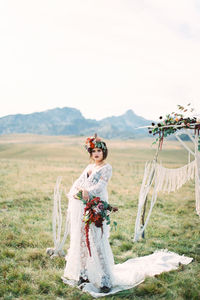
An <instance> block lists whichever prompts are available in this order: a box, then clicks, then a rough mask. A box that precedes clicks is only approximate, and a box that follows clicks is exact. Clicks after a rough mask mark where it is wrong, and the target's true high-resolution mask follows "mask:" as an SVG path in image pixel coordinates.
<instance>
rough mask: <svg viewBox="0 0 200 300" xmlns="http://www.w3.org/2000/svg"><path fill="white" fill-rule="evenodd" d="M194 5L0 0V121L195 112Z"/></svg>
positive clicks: (189, 0) (199, 91)
mask: <svg viewBox="0 0 200 300" xmlns="http://www.w3.org/2000/svg"><path fill="white" fill-rule="evenodd" d="M199 20H200V0H162V1H161V0H146V1H145V0H121V1H119V0H88V1H86V0H81V1H77V0H73V1H72V0H71V1H69V0H34V1H31V0H17V1H16V0H1V1H0V43H1V46H0V117H2V116H5V115H9V114H17V113H22V114H24V113H32V112H36V111H44V110H47V109H52V108H55V107H74V108H77V109H79V110H80V111H81V112H82V114H83V116H84V117H86V118H92V119H98V120H99V119H102V118H104V117H107V116H111V115H121V114H123V113H125V111H127V110H128V109H132V110H133V111H134V112H135V113H136V114H138V115H140V116H143V117H145V118H147V119H157V118H158V117H159V116H160V115H164V114H166V113H170V112H172V111H174V110H175V109H176V106H177V104H182V105H185V104H187V103H189V102H191V103H192V106H193V107H195V109H196V112H197V113H198V112H200V88H199V87H200V84H199V78H200V21H199Z"/></svg>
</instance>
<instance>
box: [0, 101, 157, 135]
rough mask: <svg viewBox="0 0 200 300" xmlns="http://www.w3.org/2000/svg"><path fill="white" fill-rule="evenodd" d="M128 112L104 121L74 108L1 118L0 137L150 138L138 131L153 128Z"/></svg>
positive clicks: (142, 131)
mask: <svg viewBox="0 0 200 300" xmlns="http://www.w3.org/2000/svg"><path fill="white" fill-rule="evenodd" d="M151 122H152V121H151V120H147V119H145V118H143V117H141V116H138V115H137V114H135V113H134V111H133V110H131V109H129V110H127V111H126V112H125V113H124V114H122V115H119V116H110V117H106V118H103V119H101V120H98V121H97V120H95V119H87V118H85V117H84V116H83V115H82V113H81V111H80V110H78V109H76V108H73V107H63V108H59V107H56V108H53V109H48V110H45V111H42V112H34V113H30V114H14V115H8V116H4V117H1V118H0V134H11V133H32V134H41V135H79V136H80V135H91V133H93V132H97V133H98V134H99V135H100V136H102V137H103V138H109V139H111V138H138V137H143V136H145V135H147V131H146V130H144V129H140V130H135V129H136V128H137V127H140V126H146V125H149V124H151Z"/></svg>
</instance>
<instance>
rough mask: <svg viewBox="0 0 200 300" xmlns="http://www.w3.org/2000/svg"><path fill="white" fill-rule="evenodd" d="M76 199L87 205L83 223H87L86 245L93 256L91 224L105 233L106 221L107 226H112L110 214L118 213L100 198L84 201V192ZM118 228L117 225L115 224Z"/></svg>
mask: <svg viewBox="0 0 200 300" xmlns="http://www.w3.org/2000/svg"><path fill="white" fill-rule="evenodd" d="M76 198H77V199H79V200H81V201H82V202H83V203H84V204H85V208H84V215H83V222H84V223H85V235H86V245H87V248H88V251H89V254H90V256H91V249H90V241H89V227H90V224H92V223H94V224H95V226H96V227H100V228H101V230H102V233H103V221H104V220H106V224H107V225H109V224H110V216H109V214H110V212H111V211H112V210H113V211H116V210H117V209H113V208H112V206H111V205H110V204H108V203H107V202H105V201H102V200H101V199H100V198H99V197H95V196H94V197H92V198H91V199H89V200H88V201H86V200H84V199H83V197H82V191H79V192H78V194H76ZM114 225H115V226H116V225H117V223H116V222H114Z"/></svg>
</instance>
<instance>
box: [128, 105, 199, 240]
mask: <svg viewBox="0 0 200 300" xmlns="http://www.w3.org/2000/svg"><path fill="white" fill-rule="evenodd" d="M189 105H190V104H188V106H189ZM178 108H179V111H182V112H187V111H188V110H189V109H188V107H187V108H184V107H183V106H180V105H179V106H178ZM190 111H191V112H192V111H193V109H190ZM182 112H181V113H174V112H173V113H172V114H169V115H167V116H166V118H165V119H164V120H163V117H160V119H161V120H162V121H160V122H159V123H158V124H155V123H152V125H151V126H147V127H148V129H149V132H150V133H152V134H153V135H156V134H158V138H157V139H156V142H158V148H157V151H156V154H155V157H154V159H153V160H152V161H149V162H146V164H145V169H144V176H143V181H142V185H141V188H140V193H139V201H138V212H137V217H136V222H135V234H134V241H135V242H136V241H138V240H139V238H140V237H141V236H142V237H144V231H145V229H146V227H147V224H148V222H149V219H150V216H151V213H152V210H153V207H154V205H155V203H156V200H157V195H158V193H159V192H161V191H162V192H167V193H170V192H174V191H176V190H178V189H180V188H181V187H182V185H183V184H185V183H186V182H187V181H189V180H191V179H195V199H196V213H197V214H198V215H199V216H200V152H199V151H200V139H199V132H200V122H199V120H197V118H196V117H184V115H183V113H182ZM191 131H193V132H194V134H192V133H191ZM170 134H173V135H174V136H175V137H176V138H177V140H178V141H179V142H180V143H181V145H182V146H183V147H184V148H185V149H186V150H187V151H188V164H186V165H185V166H183V167H180V168H176V169H169V168H165V167H163V166H162V164H160V163H158V153H159V150H161V149H162V144H163V140H164V138H165V137H166V136H168V135H170ZM182 134H184V135H185V136H187V137H189V139H190V140H191V142H192V145H193V149H191V148H190V147H189V146H188V145H187V144H186V143H185V141H184V140H183V139H181V135H182ZM154 143H155V142H154ZM191 155H192V156H193V157H194V159H193V160H192V161H190V157H191ZM150 190H152V195H151V199H150V208H149V211H148V214H147V216H146V219H145V213H146V207H147V201H148V195H149V192H150Z"/></svg>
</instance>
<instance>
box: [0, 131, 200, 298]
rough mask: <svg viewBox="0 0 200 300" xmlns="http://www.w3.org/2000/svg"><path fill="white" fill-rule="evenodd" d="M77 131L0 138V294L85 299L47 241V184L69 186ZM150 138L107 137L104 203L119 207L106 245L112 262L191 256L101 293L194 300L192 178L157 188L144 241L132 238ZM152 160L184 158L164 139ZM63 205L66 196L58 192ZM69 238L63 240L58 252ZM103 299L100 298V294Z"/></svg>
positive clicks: (199, 293)
mask: <svg viewBox="0 0 200 300" xmlns="http://www.w3.org/2000/svg"><path fill="white" fill-rule="evenodd" d="M83 142H84V137H80V138H74V137H44V136H35V135H8V136H0V185H1V189H0V240H1V247H0V298H1V299H7V300H8V299H81V300H84V299H92V297H91V296H89V295H87V294H84V293H82V292H81V291H80V290H78V289H76V288H71V287H68V286H66V285H64V284H63V282H62V281H61V279H60V277H61V276H62V275H63V269H64V266H65V261H64V259H62V258H55V259H53V260H51V259H50V258H49V257H48V256H46V254H45V251H46V248H47V247H52V246H53V240H52V224H51V220H52V208H53V198H52V197H53V188H54V185H55V181H56V178H57V176H59V175H61V176H62V177H63V180H62V182H63V186H64V187H66V190H69V188H70V186H71V184H72V182H73V181H74V180H75V179H76V178H77V177H78V176H79V175H80V173H81V172H82V170H83V168H84V167H85V166H86V165H87V163H88V161H89V159H88V155H87V153H86V151H85V150H84V149H83ZM151 142H152V141H151V140H141V141H134V140H131V141H107V145H108V147H109V156H108V162H109V163H110V164H111V165H112V167H113V176H112V179H111V181H110V183H109V189H108V190H109V201H110V203H111V204H114V205H116V206H118V207H119V212H118V213H116V214H113V215H112V220H113V221H114V220H116V221H117V223H118V226H117V230H114V228H113V230H111V236H110V243H111V247H112V250H113V253H114V257H115V263H119V262H123V261H125V260H126V259H128V258H131V257H137V256H142V255H147V254H150V253H152V252H154V251H155V250H157V249H165V248H167V249H168V250H170V251H174V252H177V253H179V254H184V255H186V256H190V257H193V262H192V263H191V264H189V265H187V266H184V267H183V266H181V267H180V268H179V269H178V270H176V271H171V272H168V273H163V274H161V275H159V276H156V277H154V278H147V279H146V280H145V282H144V283H142V284H140V285H139V286H137V287H136V288H134V289H131V290H128V291H125V292H121V293H119V294H116V295H114V296H112V297H107V298H106V299H148V300H149V299H152V300H153V299H188V300H190V299H196V300H197V299H198V300H199V299H200V265H199V262H200V234H199V233H200V219H199V217H198V216H197V215H196V213H195V195H194V182H188V183H187V184H186V185H184V186H183V187H182V188H181V189H180V190H179V191H178V192H176V193H171V194H169V195H168V194H159V196H158V199H157V203H156V205H155V207H154V209H153V213H152V217H151V219H150V221H149V225H148V227H147V230H146V239H145V240H141V241H139V242H137V243H133V235H134V224H135V218H136V214H137V202H138V195H139V190H140V185H141V181H142V178H143V169H144V164H145V161H146V160H150V159H152V158H153V156H154V154H155V147H154V148H152V147H151ZM159 159H160V160H161V161H162V163H163V165H164V166H168V167H171V168H173V167H174V168H175V167H179V166H182V165H184V164H186V163H187V153H186V151H185V150H184V149H183V148H182V147H181V146H180V145H179V144H178V142H173V141H170V142H167V143H164V147H163V151H162V152H161V153H160V156H159ZM62 201H63V208H66V207H67V199H66V198H65V196H63V199H62ZM68 244H69V240H68V241H67V243H66V246H65V250H67V246H68ZM103 299H105V298H103Z"/></svg>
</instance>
